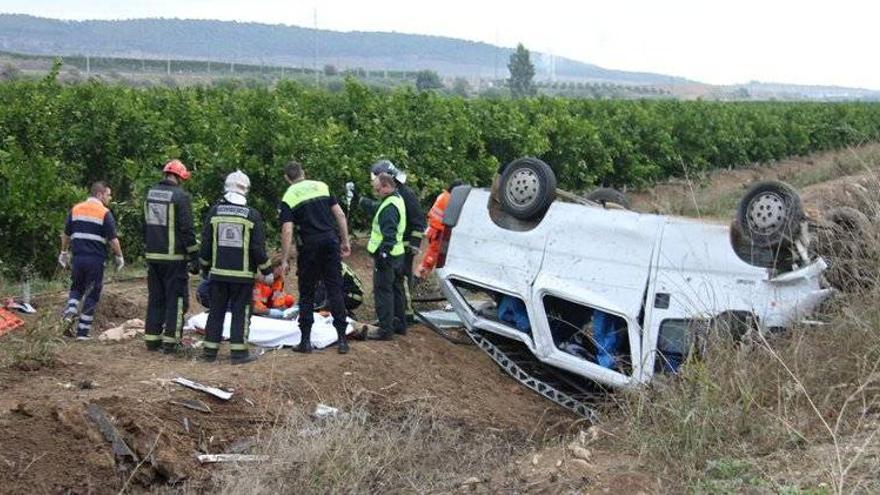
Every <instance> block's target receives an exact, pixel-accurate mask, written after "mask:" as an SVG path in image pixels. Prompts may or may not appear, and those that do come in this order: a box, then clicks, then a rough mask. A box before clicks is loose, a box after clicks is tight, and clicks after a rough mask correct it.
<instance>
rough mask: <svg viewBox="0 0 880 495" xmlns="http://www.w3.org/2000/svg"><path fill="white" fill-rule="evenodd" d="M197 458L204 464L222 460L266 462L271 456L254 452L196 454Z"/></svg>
mask: <svg viewBox="0 0 880 495" xmlns="http://www.w3.org/2000/svg"><path fill="white" fill-rule="evenodd" d="M196 459H198V460H199V462H200V463H202V464H213V463H220V462H266V461H268V460H269V456H267V455H252V454H198V455H196Z"/></svg>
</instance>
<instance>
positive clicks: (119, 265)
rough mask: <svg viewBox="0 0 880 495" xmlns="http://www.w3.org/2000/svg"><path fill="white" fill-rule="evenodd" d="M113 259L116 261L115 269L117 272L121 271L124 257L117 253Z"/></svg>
mask: <svg viewBox="0 0 880 495" xmlns="http://www.w3.org/2000/svg"><path fill="white" fill-rule="evenodd" d="M113 261H114V262H115V263H116V271H117V272H121V271H122V267H124V266H125V258H123V257H122V255H121V254H120V255H117V256H116V257H115V258H114V259H113Z"/></svg>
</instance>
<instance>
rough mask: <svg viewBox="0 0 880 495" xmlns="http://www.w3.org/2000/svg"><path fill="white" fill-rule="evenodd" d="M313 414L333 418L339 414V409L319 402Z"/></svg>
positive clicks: (318, 416)
mask: <svg viewBox="0 0 880 495" xmlns="http://www.w3.org/2000/svg"><path fill="white" fill-rule="evenodd" d="M313 414H314V416H315V417H316V418H318V419H324V418H333V417H336V415H337V414H339V409H337V408H335V407H331V406H328V405H326V404H318V405H317V406H315V412H314V413H313Z"/></svg>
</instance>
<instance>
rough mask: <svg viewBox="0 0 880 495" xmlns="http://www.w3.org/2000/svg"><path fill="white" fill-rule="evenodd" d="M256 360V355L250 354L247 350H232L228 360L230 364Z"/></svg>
mask: <svg viewBox="0 0 880 495" xmlns="http://www.w3.org/2000/svg"><path fill="white" fill-rule="evenodd" d="M256 360H257V356H253V355H251V353H249V352H248V351H241V352H233V353H232V356H231V358H230V360H229V362H230V363H232V364H247V363H252V362H254V361H256Z"/></svg>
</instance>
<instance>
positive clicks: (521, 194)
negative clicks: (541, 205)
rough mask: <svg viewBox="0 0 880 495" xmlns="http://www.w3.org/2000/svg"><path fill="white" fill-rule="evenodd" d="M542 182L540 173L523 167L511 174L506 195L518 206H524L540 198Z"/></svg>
mask: <svg viewBox="0 0 880 495" xmlns="http://www.w3.org/2000/svg"><path fill="white" fill-rule="evenodd" d="M540 191H541V182H540V181H539V180H538V175H537V174H535V172H534V171H532V170H531V169H528V168H521V169H519V170H517V171H515V172H514V173H512V174H511V175H510V180H509V181H507V188H506V190H505V195H506V196H507V200H508V201H509V202H510V203H512V204H514V205H516V206H517V207H520V208H524V207H527V206H529V205H530V204H532V203H534V202H535V201H536V200H537V199H538V193H539V192H540Z"/></svg>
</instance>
